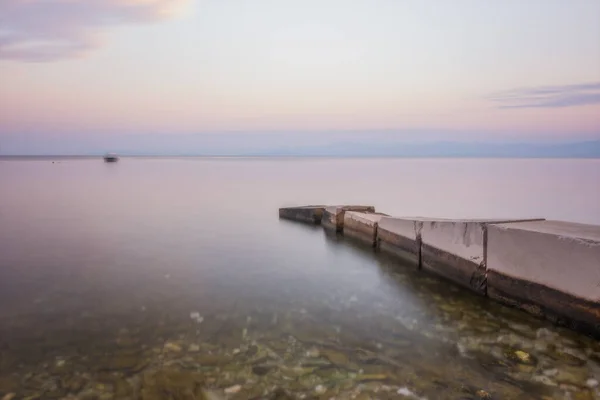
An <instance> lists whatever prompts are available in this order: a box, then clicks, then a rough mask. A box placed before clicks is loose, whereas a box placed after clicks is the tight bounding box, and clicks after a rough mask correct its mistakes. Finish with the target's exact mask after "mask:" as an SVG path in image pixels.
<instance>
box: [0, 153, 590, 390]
mask: <svg viewBox="0 0 600 400" xmlns="http://www.w3.org/2000/svg"><path fill="white" fill-rule="evenodd" d="M599 182H600V160H545V159H540V160H517V159H516V160H510V159H494V160H476V159H468V160H464V159H436V160H427V159H284V158H282V159H260V158H258V159H251V158H172V159H169V158H122V159H121V160H120V161H119V162H118V163H114V164H106V163H104V162H102V160H101V159H24V160H15V159H11V160H7V159H0V399H3V398H6V399H12V398H13V397H11V396H12V394H14V395H15V396H14V398H15V399H21V398H29V399H60V398H67V399H69V398H81V399H113V398H114V399H143V400H150V399H163V398H164V399H201V398H204V397H203V396H205V395H206V393H207V392H206V391H212V392H211V393H212V394H213V395H215V396H221V397H227V398H233V399H253V398H255V399H263V398H264V399H270V398H273V399H275V398H278V399H285V398H306V399H311V398H315V399H330V398H336V399H351V398H357V399H368V398H379V399H386V398H390V399H391V398H413V399H424V398H427V399H430V400H431V399H487V398H494V399H500V398H511V399H540V398H548V399H553V398H557V399H562V398H564V399H600V389H599V386H598V380H600V344H599V343H598V342H595V341H593V340H591V339H589V338H586V337H583V336H581V335H578V334H575V333H572V332H569V331H566V330H563V329H560V328H556V327H554V326H552V325H550V324H548V323H546V322H544V321H539V320H536V319H534V318H531V317H529V316H527V315H525V314H523V313H521V312H518V311H516V310H512V309H509V308H506V307H503V306H500V305H497V304H494V303H491V302H489V301H487V300H486V299H483V298H479V297H477V296H475V295H472V294H471V293H468V292H466V291H463V290H462V289H460V288H457V287H455V286H454V285H452V284H450V283H448V282H445V281H440V280H438V279H436V278H433V277H431V276H429V275H427V274H425V273H417V272H415V271H413V270H412V269H411V268H410V267H407V266H404V265H402V264H399V263H398V262H397V261H395V260H393V259H389V258H386V257H384V256H382V255H380V254H375V253H374V252H373V251H372V250H370V249H368V248H363V247H360V246H356V245H354V244H352V243H350V242H348V241H347V240H345V239H344V238H342V237H339V236H334V237H331V236H327V235H325V234H324V233H323V231H322V230H321V229H320V228H318V227H311V226H306V225H301V224H296V223H291V222H287V221H283V220H279V219H278V217H277V209H278V208H279V207H282V206H289V205H297V204H319V203H320V204H342V203H355V204H369V205H374V206H375V207H376V209H377V210H378V211H381V212H385V213H388V214H391V215H398V216H427V217H444V218H496V217H497V218H521V217H545V218H548V219H560V220H568V221H576V222H583V223H591V224H600V189H599ZM544 396H546V397H544Z"/></svg>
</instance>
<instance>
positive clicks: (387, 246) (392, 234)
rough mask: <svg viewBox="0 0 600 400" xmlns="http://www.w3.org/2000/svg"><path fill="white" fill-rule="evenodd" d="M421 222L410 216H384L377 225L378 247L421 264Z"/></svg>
mask: <svg viewBox="0 0 600 400" xmlns="http://www.w3.org/2000/svg"><path fill="white" fill-rule="evenodd" d="M419 230H420V222H419V221H417V220H416V219H410V218H395V217H383V218H381V219H380V220H379V224H378V226H377V247H378V248H379V249H380V250H381V251H382V252H384V253H388V254H392V255H394V256H396V257H399V258H401V259H402V260H404V261H408V262H410V263H411V264H414V265H415V266H417V267H418V266H419V262H420V254H421V237H420V236H419V233H418V232H419Z"/></svg>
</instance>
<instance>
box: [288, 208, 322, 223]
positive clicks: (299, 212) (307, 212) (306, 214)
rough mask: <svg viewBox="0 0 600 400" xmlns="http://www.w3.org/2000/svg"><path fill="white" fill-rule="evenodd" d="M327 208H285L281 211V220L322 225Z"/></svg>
mask: <svg viewBox="0 0 600 400" xmlns="http://www.w3.org/2000/svg"><path fill="white" fill-rule="evenodd" d="M324 210H325V206H301V207H283V208H280V209H279V218H283V219H289V220H291V221H298V222H306V223H309V224H320V223H321V219H322V218H323V211H324Z"/></svg>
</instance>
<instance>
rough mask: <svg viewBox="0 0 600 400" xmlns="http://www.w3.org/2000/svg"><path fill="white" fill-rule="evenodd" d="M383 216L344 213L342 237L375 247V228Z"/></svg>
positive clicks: (352, 212)
mask: <svg viewBox="0 0 600 400" xmlns="http://www.w3.org/2000/svg"><path fill="white" fill-rule="evenodd" d="M383 217H384V215H383V214H377V213H375V214H373V213H364V212H358V211H346V213H345V214H344V226H343V230H344V236H348V237H351V238H354V239H357V240H360V241H362V242H364V243H366V244H368V245H370V246H373V247H375V245H376V243H377V226H378V224H379V221H380V220H381V218H383Z"/></svg>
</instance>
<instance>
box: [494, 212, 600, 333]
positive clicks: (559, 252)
mask: <svg viewBox="0 0 600 400" xmlns="http://www.w3.org/2000/svg"><path fill="white" fill-rule="evenodd" d="M487 257H488V260H487V274H488V283H487V287H488V296H489V297H490V298H492V299H495V300H498V301H501V302H503V303H505V304H508V305H511V306H515V307H519V308H521V309H524V310H526V311H528V312H530V313H532V314H535V315H538V316H541V317H545V318H548V319H550V320H552V321H553V322H555V323H558V324H561V325H567V326H570V327H572V328H574V329H577V330H581V331H586V332H590V333H596V334H600V226H594V225H585V224H577V223H571V222H562V221H533V222H521V223H511V224H497V225H490V226H489V228H488V246H487Z"/></svg>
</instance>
